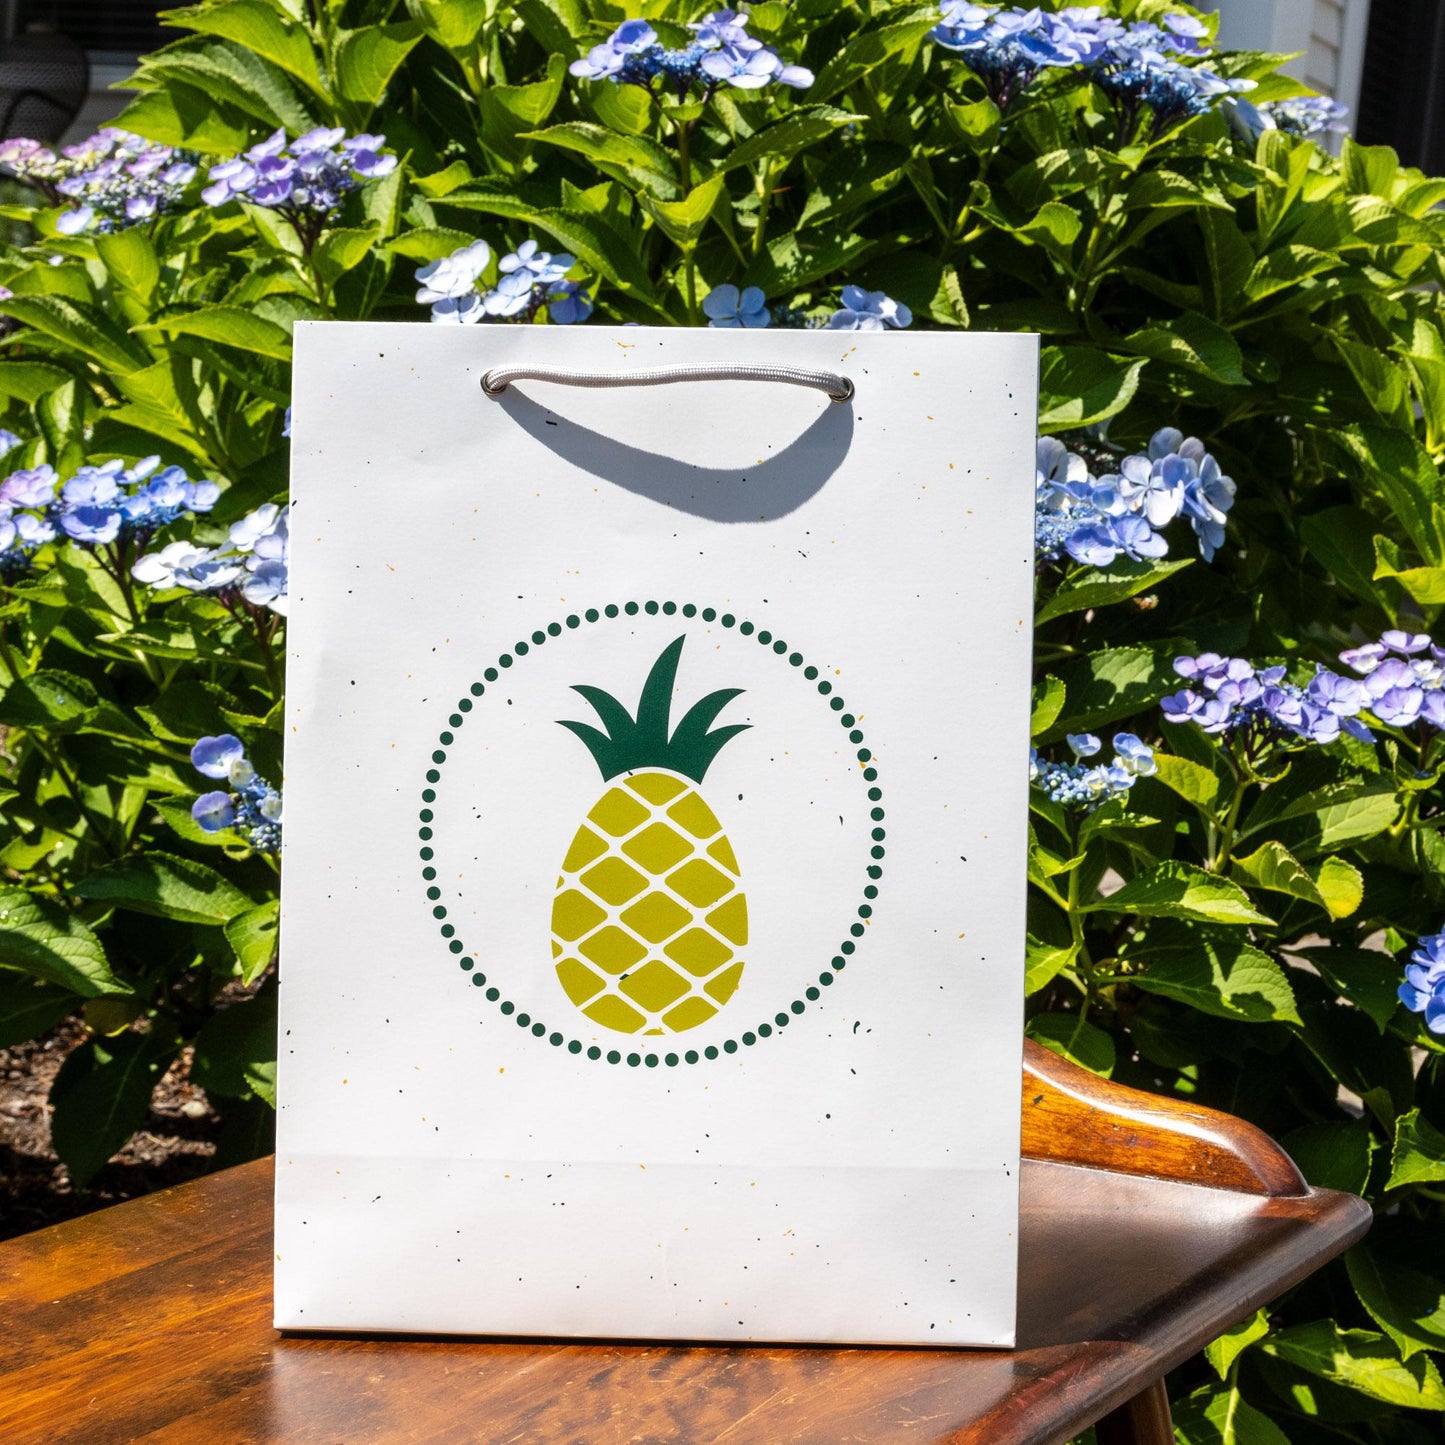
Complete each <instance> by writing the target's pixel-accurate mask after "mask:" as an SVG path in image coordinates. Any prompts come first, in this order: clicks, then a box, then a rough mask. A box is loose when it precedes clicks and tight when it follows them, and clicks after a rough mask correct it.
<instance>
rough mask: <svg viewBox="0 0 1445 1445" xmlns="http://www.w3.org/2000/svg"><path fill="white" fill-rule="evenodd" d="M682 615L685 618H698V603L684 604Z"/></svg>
mask: <svg viewBox="0 0 1445 1445" xmlns="http://www.w3.org/2000/svg"><path fill="white" fill-rule="evenodd" d="M682 615H683V616H684V617H696V616H697V603H696V602H684V603H683V604H682Z"/></svg>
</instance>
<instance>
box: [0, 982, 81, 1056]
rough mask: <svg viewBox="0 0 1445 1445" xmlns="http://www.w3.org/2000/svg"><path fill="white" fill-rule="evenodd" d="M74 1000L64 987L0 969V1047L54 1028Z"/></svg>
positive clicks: (74, 1003)
mask: <svg viewBox="0 0 1445 1445" xmlns="http://www.w3.org/2000/svg"><path fill="white" fill-rule="evenodd" d="M76 1002H77V1000H76V996H75V995H74V994H73V993H72V992H71V991H70V990H69V989H68V988H61V987H60V986H59V985H58V984H53V983H42V982H40V981H39V980H37V979H33V978H28V977H26V976H25V975H24V974H20V973H9V972H7V971H4V970H0V1049H10V1048H14V1047H15V1045H16V1044H23V1043H26V1042H28V1041H29V1040H30V1039H33V1038H38V1037H39V1036H40V1035H41V1034H43V1033H44V1032H45V1031H46V1030H47V1029H51V1028H54V1027H55V1025H56V1024H58V1023H59V1022H60V1020H61V1019H63V1018H64V1017H65V1016H66V1014H68V1013H69V1012H70V1011H71V1010H72V1009H73V1008H74V1007H75V1006H76Z"/></svg>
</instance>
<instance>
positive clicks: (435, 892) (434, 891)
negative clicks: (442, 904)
mask: <svg viewBox="0 0 1445 1445" xmlns="http://www.w3.org/2000/svg"><path fill="white" fill-rule="evenodd" d="M432 876H433V877H435V876H436V875H435V874H433V875H432ZM426 896H427V897H428V898H430V899H431V900H432V902H436V900H437V899H438V898H440V897H441V896H442V891H441V889H440V888H428V889H427V891H426Z"/></svg>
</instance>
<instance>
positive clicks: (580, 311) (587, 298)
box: [547, 281, 592, 326]
mask: <svg viewBox="0 0 1445 1445" xmlns="http://www.w3.org/2000/svg"><path fill="white" fill-rule="evenodd" d="M591 314H592V297H591V295H590V294H589V293H588V291H587V288H586V287H585V286H584V285H583V284H582V283H581V282H580V281H553V282H552V284H551V285H550V286H548V287H547V319H548V320H549V321H552V322H554V323H555V324H556V325H558V326H575V325H576V324H577V322H579V321H586V319H587V318H588V317H589V316H590V315H591Z"/></svg>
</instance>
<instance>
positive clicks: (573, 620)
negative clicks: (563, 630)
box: [567, 612, 597, 627]
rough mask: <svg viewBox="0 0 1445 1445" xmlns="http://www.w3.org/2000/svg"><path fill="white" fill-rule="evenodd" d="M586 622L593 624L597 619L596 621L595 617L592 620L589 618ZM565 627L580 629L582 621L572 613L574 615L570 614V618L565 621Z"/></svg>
mask: <svg viewBox="0 0 1445 1445" xmlns="http://www.w3.org/2000/svg"><path fill="white" fill-rule="evenodd" d="M588 620H589V621H591V622H595V621H596V620H597V619H596V618H595V617H593V618H589V619H588ZM567 626H568V627H581V626H582V619H581V618H580V617H578V615H577V614H576V613H575V612H574V613H572V614H571V616H570V617H568V619H567Z"/></svg>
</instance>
